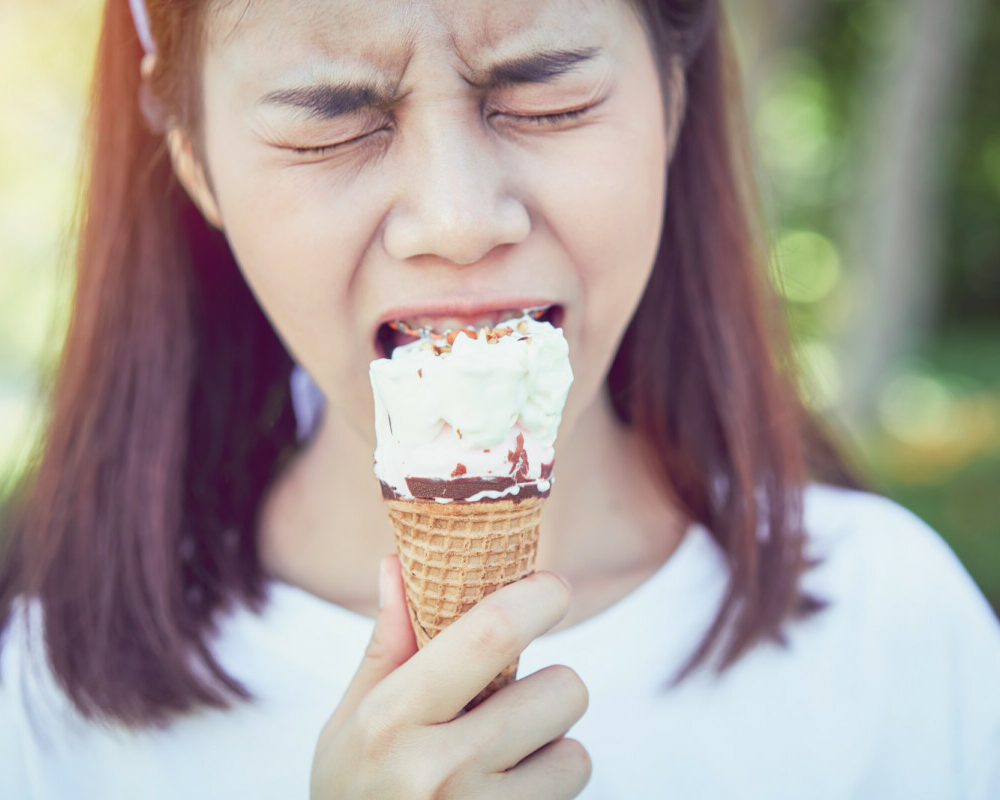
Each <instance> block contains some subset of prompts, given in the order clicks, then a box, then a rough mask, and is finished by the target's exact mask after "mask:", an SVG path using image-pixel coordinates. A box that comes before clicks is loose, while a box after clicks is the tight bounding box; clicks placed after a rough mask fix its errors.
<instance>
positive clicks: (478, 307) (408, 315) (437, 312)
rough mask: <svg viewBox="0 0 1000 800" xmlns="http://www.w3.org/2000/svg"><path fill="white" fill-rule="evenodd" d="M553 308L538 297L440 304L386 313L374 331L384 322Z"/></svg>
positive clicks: (419, 305) (403, 308) (551, 301)
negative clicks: (509, 310)
mask: <svg viewBox="0 0 1000 800" xmlns="http://www.w3.org/2000/svg"><path fill="white" fill-rule="evenodd" d="M553 305H556V303H555V302H554V301H553V300H549V299H545V298H540V297H513V298H498V299H490V300H459V299H456V300H440V301H433V302H429V303H426V304H423V303H419V304H418V303H414V304H412V305H405V306H395V307H393V308H390V309H388V310H386V311H385V312H384V313H383V314H382V315H381V316H379V318H378V321H377V322H376V323H375V330H376V331H377V330H378V329H379V328H380V327H381V326H382V325H384V324H386V323H388V322H396V321H400V320H413V319H421V318H428V317H438V318H441V319H459V320H461V319H476V318H477V317H482V316H484V315H487V314H491V313H494V312H496V311H505V310H508V309H523V308H548V307H549V306H553Z"/></svg>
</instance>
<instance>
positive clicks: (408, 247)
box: [383, 122, 531, 265]
mask: <svg viewBox="0 0 1000 800" xmlns="http://www.w3.org/2000/svg"><path fill="white" fill-rule="evenodd" d="M411 144H412V147H411V148H409V149H408V151H407V152H406V153H405V155H403V156H402V159H401V160H402V163H401V165H400V169H399V172H398V176H399V178H398V179H399V184H398V191H397V195H396V201H395V203H394V204H393V207H392V208H391V210H390V211H389V214H388V215H387V217H386V221H385V225H384V228H383V242H384V246H385V249H386V251H387V252H388V253H389V255H390V256H391V257H393V258H395V259H399V260H406V259H409V258H414V257H416V256H436V257H439V258H443V259H446V260H448V261H450V262H453V263H455V264H463V265H467V264H474V263H475V262H477V261H479V260H480V259H482V258H483V257H484V256H485V255H487V254H488V253H489V252H490V251H491V250H493V249H494V248H496V247H498V246H500V245H505V244H516V243H518V242H520V241H523V240H524V239H525V238H526V237H527V236H528V232H529V230H530V227H531V222H530V218H529V214H528V210H527V208H525V206H524V203H523V202H522V201H521V200H519V199H518V198H517V197H516V196H515V194H514V193H513V192H512V190H511V187H510V186H509V185H508V184H507V180H508V179H509V176H508V175H505V169H504V165H503V164H502V163H501V162H500V159H499V157H498V154H497V152H496V149H495V145H494V144H493V143H492V142H491V141H490V140H489V137H488V136H486V135H485V134H483V133H481V132H480V131H478V130H476V129H475V128H472V127H471V126H468V127H467V126H465V125H463V124H462V123H459V122H452V123H451V124H450V125H446V126H442V127H438V128H437V129H436V130H429V131H427V132H426V133H425V134H424V135H422V136H420V137H419V139H417V140H416V141H413V142H412V143H411Z"/></svg>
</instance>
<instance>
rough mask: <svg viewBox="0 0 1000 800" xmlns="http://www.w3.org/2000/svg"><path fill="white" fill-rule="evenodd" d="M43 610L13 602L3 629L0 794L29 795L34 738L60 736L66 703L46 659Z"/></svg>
mask: <svg viewBox="0 0 1000 800" xmlns="http://www.w3.org/2000/svg"><path fill="white" fill-rule="evenodd" d="M44 642H45V637H44V634H43V631H42V615H41V608H40V607H39V606H38V604H36V603H28V602H25V601H23V600H21V599H17V600H15V601H14V603H13V606H12V609H11V614H10V617H9V618H8V620H7V624H6V626H5V627H4V629H3V630H2V631H0V720H3V724H0V797H29V796H33V794H32V793H31V791H30V782H29V771H30V770H31V769H32V762H33V759H32V758H31V754H32V753H33V752H34V750H35V748H34V747H33V746H32V743H33V742H48V743H51V742H52V737H54V736H58V734H59V731H60V728H61V722H62V720H61V719H60V718H61V717H63V716H64V715H63V713H62V712H61V711H60V710H58V709H60V708H62V709H63V711H64V710H65V706H66V705H68V701H67V700H66V699H65V698H64V697H63V696H62V693H61V692H60V691H59V690H58V689H57V688H56V683H55V680H54V678H53V676H52V673H51V671H50V670H49V668H48V661H47V659H46V657H45V645H44Z"/></svg>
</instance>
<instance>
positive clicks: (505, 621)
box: [472, 605, 520, 654]
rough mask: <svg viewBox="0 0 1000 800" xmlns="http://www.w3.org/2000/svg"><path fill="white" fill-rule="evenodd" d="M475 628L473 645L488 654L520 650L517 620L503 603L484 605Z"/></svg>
mask: <svg viewBox="0 0 1000 800" xmlns="http://www.w3.org/2000/svg"><path fill="white" fill-rule="evenodd" d="M477 623H478V624H477V625H476V627H475V628H474V629H473V632H472V637H473V647H475V648H476V649H477V650H478V651H479V652H483V653H488V654H506V653H510V652H516V651H518V650H519V647H518V645H519V644H520V635H519V629H518V625H517V622H515V620H514V618H513V617H512V616H511V615H510V613H509V612H508V611H507V609H505V608H504V607H503V606H501V605H488V606H483V607H482V610H481V611H480V613H479V615H478V620H477Z"/></svg>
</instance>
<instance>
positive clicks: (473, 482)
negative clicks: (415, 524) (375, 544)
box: [382, 477, 549, 503]
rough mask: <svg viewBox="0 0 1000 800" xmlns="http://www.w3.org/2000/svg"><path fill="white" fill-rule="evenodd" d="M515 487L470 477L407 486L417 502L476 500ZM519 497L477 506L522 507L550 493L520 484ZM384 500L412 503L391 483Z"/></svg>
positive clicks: (426, 480) (503, 480) (385, 486)
mask: <svg viewBox="0 0 1000 800" xmlns="http://www.w3.org/2000/svg"><path fill="white" fill-rule="evenodd" d="M514 483H515V481H514V479H513V478H504V477H500V478H494V477H488V478H480V477H469V478H452V479H451V480H443V479H440V478H407V479H406V486H407V488H408V489H409V490H410V494H411V495H413V498H414V499H416V500H434V499H435V498H440V499H441V500H468V499H469V498H470V497H474V496H475V495H477V494H479V493H480V492H502V491H504V490H505V489H509V488H510V487H511V486H513V485H514ZM519 486H520V488H519V489H518V492H517V494H511V495H507V496H506V497H498V498H491V497H484V498H483V499H481V500H476V501H475V502H477V503H496V502H499V501H501V500H512V501H513V502H515V503H519V502H521V501H522V500H525V499H527V498H529V497H547V496H548V494H549V490H548V489H546V490H545V491H542V490H541V489H539V488H538V483H521V484H519ZM382 498H383V499H385V500H408V499H410V498H406V497H402V496H400V495H398V494H396V492H395V491H394V490H393V488H392V487H391V486H389V485H388V484H387V483H382Z"/></svg>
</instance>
